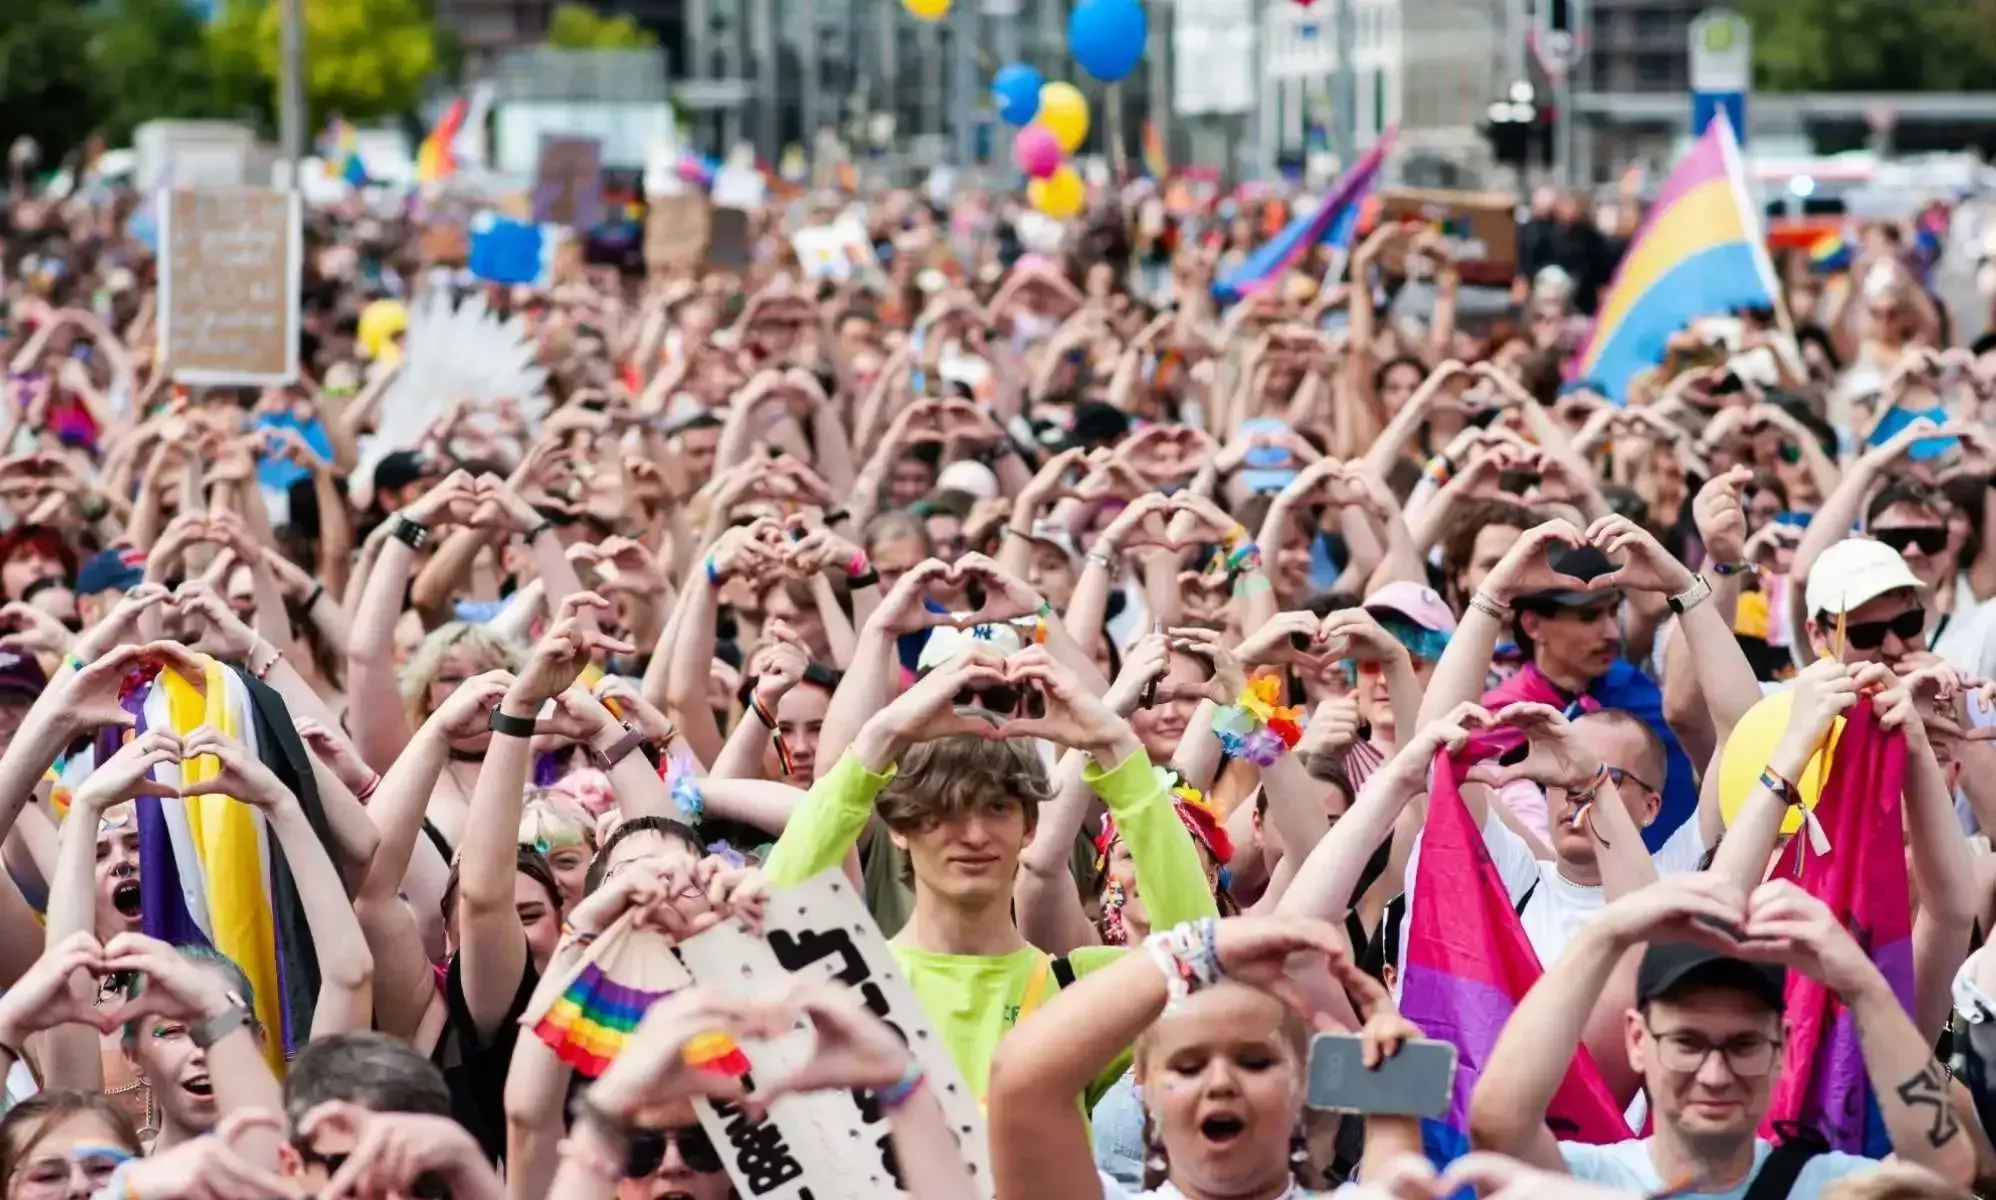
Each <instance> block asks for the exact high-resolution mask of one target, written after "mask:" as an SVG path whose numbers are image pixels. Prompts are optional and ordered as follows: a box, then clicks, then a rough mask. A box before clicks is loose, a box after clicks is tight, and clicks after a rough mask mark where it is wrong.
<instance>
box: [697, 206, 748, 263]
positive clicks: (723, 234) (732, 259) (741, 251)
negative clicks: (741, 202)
mask: <svg viewBox="0 0 1996 1200" xmlns="http://www.w3.org/2000/svg"><path fill="white" fill-rule="evenodd" d="M709 220H710V222H711V224H710V228H709V233H708V239H707V261H708V262H709V263H711V264H713V265H714V266H717V267H722V268H725V269H727V270H730V271H741V270H746V269H747V268H748V265H749V262H750V260H751V246H750V244H749V215H748V213H746V212H744V211H742V210H741V209H739V208H716V209H714V210H713V212H712V214H711V216H710V218H709Z"/></svg>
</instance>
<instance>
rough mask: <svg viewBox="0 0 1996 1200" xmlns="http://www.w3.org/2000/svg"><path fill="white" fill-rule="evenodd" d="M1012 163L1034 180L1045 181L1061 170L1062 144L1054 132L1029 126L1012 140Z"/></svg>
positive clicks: (1036, 126) (1037, 126)
mask: <svg viewBox="0 0 1996 1200" xmlns="http://www.w3.org/2000/svg"><path fill="white" fill-rule="evenodd" d="M1012 162H1013V164H1014V165H1015V166H1017V167H1018V168H1019V169H1020V170H1021V171H1024V172H1025V173H1026V174H1028V175H1030V176H1032V177H1033V178H1034V179H1045V178H1046V177H1047V176H1049V175H1051V174H1053V173H1054V172H1055V171H1058V170H1060V142H1058V141H1057V140H1055V138H1054V136H1053V133H1052V131H1050V130H1048V129H1046V128H1044V127H1042V126H1039V125H1028V126H1026V127H1025V128H1024V129H1021V130H1020V131H1019V132H1018V133H1017V134H1016V135H1015V136H1014V137H1013V138H1012Z"/></svg>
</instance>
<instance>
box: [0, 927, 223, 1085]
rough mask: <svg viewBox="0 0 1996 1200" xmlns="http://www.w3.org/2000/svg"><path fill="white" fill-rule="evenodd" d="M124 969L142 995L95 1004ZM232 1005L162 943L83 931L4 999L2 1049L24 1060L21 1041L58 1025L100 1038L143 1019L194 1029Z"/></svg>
mask: <svg viewBox="0 0 1996 1200" xmlns="http://www.w3.org/2000/svg"><path fill="white" fill-rule="evenodd" d="M127 971H129V972H134V973H137V974H139V975H142V976H144V978H145V987H144V988H143V990H141V991H140V993H139V994H138V995H137V996H135V997H133V998H131V999H129V1000H127V1001H125V1002H124V1003H122V1004H120V1005H119V1006H118V1007H116V1008H113V1009H100V1008H98V1007H96V1004H95V1001H96V998H97V995H98V993H99V991H100V990H101V988H102V984H103V981H104V980H106V979H108V978H109V977H111V976H113V975H116V974H119V973H121V972H127ZM234 1003H235V1001H233V1000H232V999H230V997H229V991H228V987H227V985H226V984H225V983H224V982H223V979H222V976H221V975H219V974H217V973H216V972H215V971H214V970H212V969H210V968H208V967H206V966H203V965H201V964H200V963H199V962H197V961H195V960H193V959H190V958H187V957H186V956H185V955H183V954H181V953H180V951H178V950H176V949H174V948H173V947H172V946H169V945H167V944H166V943H165V942H162V941H160V940H158V939H157V938H150V937H147V936H146V935H144V934H142V933H121V934H119V935H118V936H116V937H114V938H112V939H111V940H110V941H109V942H101V943H100V942H99V941H98V940H97V939H96V937H95V936H93V935H92V934H90V933H87V932H82V931H79V932H76V933H73V934H71V935H70V936H68V937H67V938H64V939H63V940H62V941H60V942H58V943H56V945H55V946H53V947H51V948H50V949H49V950H48V952H47V953H45V954H43V955H42V956H41V957H40V958H39V959H37V960H35V965H34V966H32V967H30V968H28V971H27V973H26V974H24V975H22V976H21V978H20V979H19V981H17V982H16V983H15V984H14V986H12V987H10V988H8V989H7V991H6V993H5V994H4V995H0V1044H5V1045H6V1046H7V1047H9V1048H10V1049H11V1050H13V1051H15V1052H16V1057H19V1054H18V1052H19V1050H20V1048H21V1042H22V1040H23V1039H25V1038H27V1037H29V1036H31V1035H33V1034H37V1033H41V1032H43V1031H44V1030H49V1029H54V1028H55V1027H57V1026H59V1025H85V1026H88V1027H89V1028H91V1029H95V1030H96V1031H97V1032H99V1033H112V1032H114V1031H116V1030H117V1029H118V1027H119V1026H121V1025H123V1024H125V1023H126V1022H127V1021H134V1020H138V1019H140V1018H142V1017H152V1018H154V1019H156V1020H160V1021H171V1022H178V1023H183V1024H189V1025H192V1024H198V1023H200V1022H202V1021H206V1020H209V1019H210V1018H213V1017H217V1016H220V1015H221V1014H222V1013H224V1012H227V1011H228V1010H229V1008H230V1007H232V1006H233V1005H234Z"/></svg>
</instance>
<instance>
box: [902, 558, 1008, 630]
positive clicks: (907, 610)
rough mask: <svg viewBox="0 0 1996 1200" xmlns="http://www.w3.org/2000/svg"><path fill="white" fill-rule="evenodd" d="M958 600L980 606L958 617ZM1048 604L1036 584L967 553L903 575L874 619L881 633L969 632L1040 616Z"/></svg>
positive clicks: (987, 559)
mask: <svg viewBox="0 0 1996 1200" xmlns="http://www.w3.org/2000/svg"><path fill="white" fill-rule="evenodd" d="M973 585H975V593H976V594H975V595H973ZM958 598H961V599H964V600H965V602H967V603H974V605H975V607H974V608H973V609H972V610H971V611H968V612H952V611H951V603H952V601H953V600H955V599H958ZM1045 603H1046V602H1045V600H1044V599H1043V598H1042V597H1041V596H1040V594H1039V593H1038V592H1037V591H1035V590H1033V587H1032V585H1031V584H1028V583H1027V582H1026V581H1025V580H1023V579H1020V578H1019V577H1018V576H1017V575H1014V574H1012V573H1011V572H1010V571H1007V570H1006V569H1005V568H1004V567H1001V566H999V565H998V563H997V562H996V561H994V560H993V559H991V558H989V557H988V556H986V555H983V554H966V555H964V556H963V557H961V558H959V559H957V560H956V561H955V562H953V563H945V562H942V561H941V560H939V559H933V558H932V559H929V560H927V561H925V562H923V563H922V564H921V565H919V566H917V567H915V568H914V569H913V570H911V571H909V572H907V573H906V574H904V575H902V576H901V578H900V579H899V580H897V581H896V582H895V584H894V587H893V588H892V589H891V590H890V591H889V592H888V593H887V595H886V596H885V597H884V598H883V599H882V600H881V602H880V607H879V608H877V609H875V610H874V613H873V617H872V620H873V622H874V623H875V624H876V625H877V626H878V628H880V629H881V630H883V631H885V632H889V633H895V634H902V633H914V632H916V631H917V630H921V629H934V628H936V627H938V626H942V625H949V626H953V627H955V628H957V629H968V628H970V627H971V626H974V625H996V624H1003V623H1004V622H1007V621H1018V620H1022V619H1024V618H1026V617H1031V616H1035V615H1037V614H1038V613H1039V611H1040V609H1041V607H1042V606H1043V605H1044V604H1045Z"/></svg>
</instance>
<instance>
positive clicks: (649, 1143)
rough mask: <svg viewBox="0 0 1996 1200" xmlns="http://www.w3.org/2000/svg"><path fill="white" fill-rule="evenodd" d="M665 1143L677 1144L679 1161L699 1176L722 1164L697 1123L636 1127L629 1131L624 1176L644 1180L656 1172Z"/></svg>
mask: <svg viewBox="0 0 1996 1200" xmlns="http://www.w3.org/2000/svg"><path fill="white" fill-rule="evenodd" d="M667 1142H677V1143H679V1158H680V1161H682V1162H684V1163H685V1164H686V1167H687V1169H688V1170H690V1171H694V1172H697V1173H698V1174H701V1175H713V1174H715V1173H717V1172H719V1171H720V1170H721V1169H722V1167H724V1166H725V1165H726V1164H724V1163H723V1162H722V1161H721V1152H720V1151H719V1150H716V1149H714V1142H713V1140H712V1139H711V1138H709V1137H708V1136H707V1131H706V1130H704V1129H702V1128H700V1127H699V1126H698V1125H682V1126H680V1127H679V1128H678V1129H640V1130H637V1131H635V1132H633V1133H632V1134H631V1155H630V1157H629V1158H627V1159H625V1160H624V1178H626V1179H648V1178H650V1177H651V1176H653V1175H656V1174H657V1173H658V1169H659V1167H660V1166H661V1165H663V1164H664V1162H665V1145H666V1143H667Z"/></svg>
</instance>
